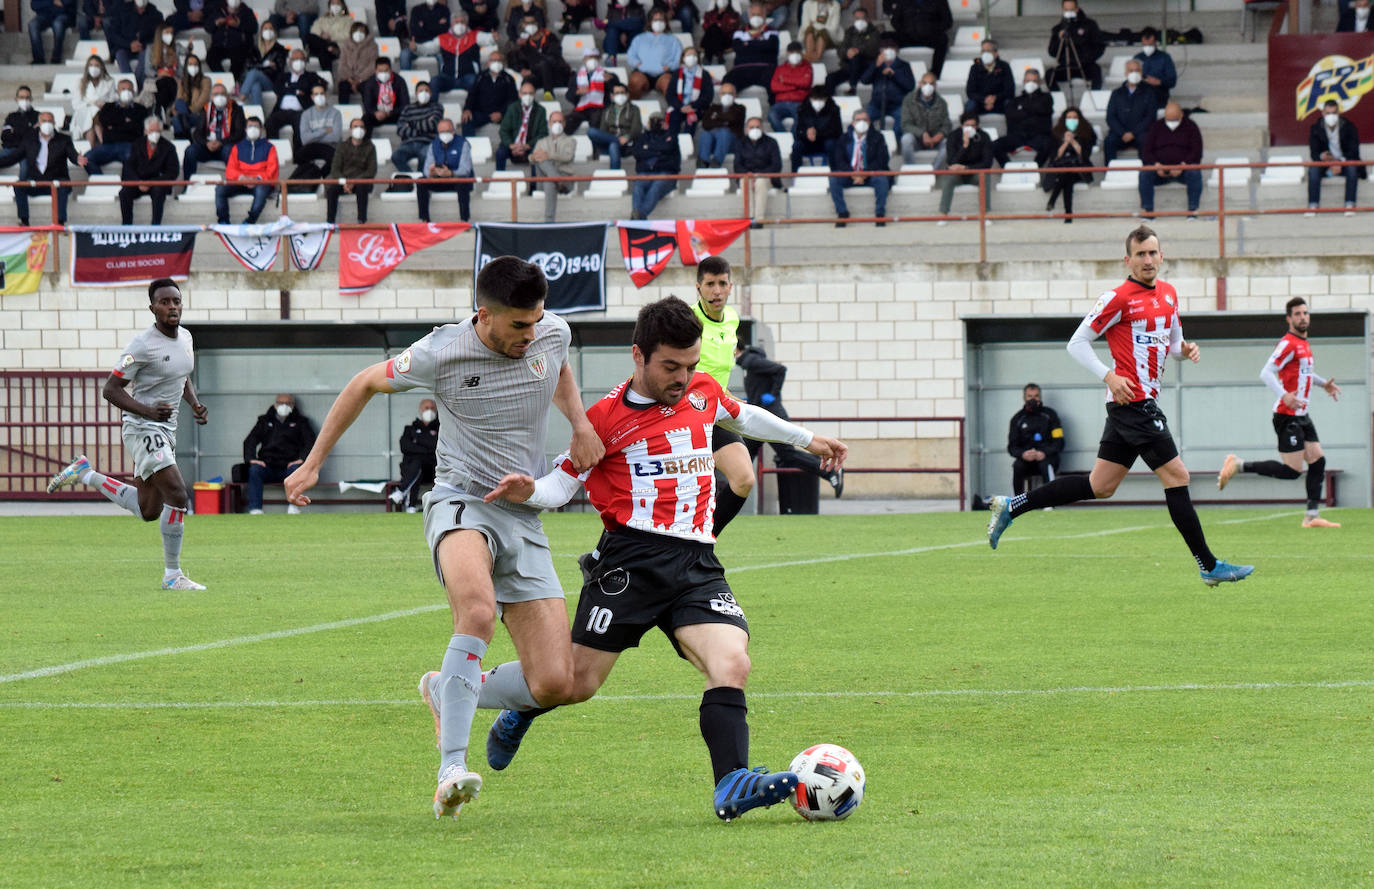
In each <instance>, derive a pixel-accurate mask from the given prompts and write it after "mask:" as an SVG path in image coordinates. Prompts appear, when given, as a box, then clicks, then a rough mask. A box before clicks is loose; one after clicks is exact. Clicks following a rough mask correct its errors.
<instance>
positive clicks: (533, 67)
mask: <svg viewBox="0 0 1374 889" xmlns="http://www.w3.org/2000/svg"><path fill="white" fill-rule="evenodd" d="M520 28H521V31H520V37H519V38H518V39H517V40H516V41H515V45H514V46H512V47H510V49H509V50H507V52H506V61H508V62H510V66H511V68H512V70H515V71H519V72H520V77H521V78H522V79H523V80H528V81H530V82H532V83H533V84H534V88H535V89H536V90H542V91H543V93H544V98H546V99H552V98H553V89H554V87H558V86H562V85H563V84H565V83H567V82H568V79H569V78H571V77H572V69H571V68H569V67H568V63H567V62H565V61H563V44H562V41H560V40H559V39H558V38H557V37H555V36H553V33H552V32H551V31H549V29H548V28H546V27H544V26H543V25H541V24H539V20H538V19H536V18H535V17H534V16H532V15H529V14H526V15H525V17H524V18H523V19H521V22H520Z"/></svg>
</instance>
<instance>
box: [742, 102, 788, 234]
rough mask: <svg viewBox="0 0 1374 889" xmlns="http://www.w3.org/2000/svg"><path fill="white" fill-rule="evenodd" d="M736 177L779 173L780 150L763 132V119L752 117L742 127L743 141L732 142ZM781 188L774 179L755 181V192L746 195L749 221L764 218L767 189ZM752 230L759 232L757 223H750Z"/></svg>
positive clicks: (771, 138)
mask: <svg viewBox="0 0 1374 889" xmlns="http://www.w3.org/2000/svg"><path fill="white" fill-rule="evenodd" d="M735 172H736V173H755V174H761V173H781V172H782V149H781V148H779V147H778V140H776V139H774V138H773V137H772V136H770V135H768V134H767V133H765V132H764V131H763V118H761V117H751V118H749V120H748V121H747V122H746V123H745V125H744V138H743V139H740V140H738V141H737V142H735ZM770 185H771V186H772V187H774V188H782V180H781V179H779V178H778V177H777V176H772V177H770V178H765V177H764V176H761V175H760V176H758V178H756V179H755V180H754V190H753V192H752V193H751V194H750V195H749V198H750V200H749V218H750V219H751V220H757V219H758V218H759V217H760V216H765V215H767V213H766V212H765V211H766V210H767V207H768V187H769V186H770ZM750 225H751V226H752V227H753V228H762V227H763V224H762V223H760V222H751V223H750Z"/></svg>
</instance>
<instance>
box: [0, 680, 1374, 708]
mask: <svg viewBox="0 0 1374 889" xmlns="http://www.w3.org/2000/svg"><path fill="white" fill-rule="evenodd" d="M1343 688H1374V679H1343V680H1339V681H1331V682H1223V683H1204V682H1184V683H1179V684H1177V685H1117V686H1112V685H1104V686H1091V685H1071V686H1065V687H1063V688H933V689H925V690H923V691H772V692H768V691H765V692H750V694H749V697H750V698H751V699H758V698H768V699H798V698H1011V697H1054V696H1062V695H1118V694H1141V693H1146V694H1157V693H1167V692H1190V691H1202V692H1225V691H1282V690H1286V689H1343ZM700 698H701V695H697V694H660V695H597V696H596V697H594V698H592V699H591V701H592V702H593V703H594V702H596V701H604V702H607V703H635V702H640V701H695V700H699V699H700ZM417 703H418V702H417V701H416V699H415V698H403V699H399V700H387V699H372V700H369V699H362V700H344V699H331V700H323V701H0V709H5V708H9V709H22V710H232V709H238V708H274V707H415V706H416V705H417Z"/></svg>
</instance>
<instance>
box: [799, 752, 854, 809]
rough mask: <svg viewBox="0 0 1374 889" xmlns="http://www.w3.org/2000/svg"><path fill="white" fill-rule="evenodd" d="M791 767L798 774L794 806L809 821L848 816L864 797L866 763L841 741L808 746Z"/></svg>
mask: <svg viewBox="0 0 1374 889" xmlns="http://www.w3.org/2000/svg"><path fill="white" fill-rule="evenodd" d="M788 769H789V771H792V772H795V773H796V775H797V793H796V796H794V797H793V798H792V808H794V809H796V810H797V814H798V815H800V816H802V817H803V818H805V819H806V820H807V821H839V820H841V819H843V818H848V817H849V816H850V815H852V814H854V810H855V809H857V808H858V807H859V803H860V802H862V801H863V798H864V767H863V766H861V765H859V760H858V759H856V758H855V756H854V754H852V753H850V752H849V751H848V750H846V749H844V748H843V747H841V746H839V745H838V744H817V745H816V746H814V747H808V748H806V749H805V750H803V751H802V752H801V753H798V754H797V758H796V759H794V760H792V765H791V766H789V767H788Z"/></svg>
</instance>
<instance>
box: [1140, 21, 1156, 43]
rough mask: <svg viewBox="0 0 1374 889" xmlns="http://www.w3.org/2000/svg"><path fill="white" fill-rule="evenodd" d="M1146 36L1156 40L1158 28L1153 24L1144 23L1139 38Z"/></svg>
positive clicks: (1142, 38)
mask: <svg viewBox="0 0 1374 889" xmlns="http://www.w3.org/2000/svg"><path fill="white" fill-rule="evenodd" d="M1146 37H1153V38H1154V39H1156V40H1158V39H1159V29H1157V28H1156V27H1155V26H1154V25H1146V26H1145V27H1144V29H1142V30H1141V32H1140V39H1141V40H1144V39H1145V38H1146Z"/></svg>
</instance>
